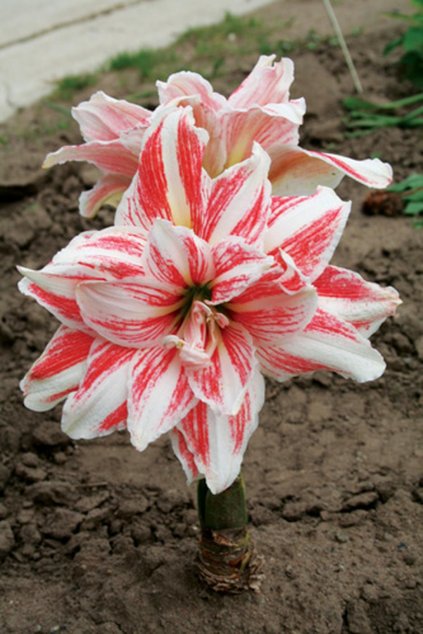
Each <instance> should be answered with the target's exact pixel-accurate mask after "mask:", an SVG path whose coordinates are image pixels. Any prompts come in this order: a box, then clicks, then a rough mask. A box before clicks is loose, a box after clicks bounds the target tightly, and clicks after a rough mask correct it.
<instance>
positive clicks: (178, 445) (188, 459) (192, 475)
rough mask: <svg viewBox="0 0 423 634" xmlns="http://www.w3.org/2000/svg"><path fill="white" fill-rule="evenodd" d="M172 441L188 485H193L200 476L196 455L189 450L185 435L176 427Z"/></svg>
mask: <svg viewBox="0 0 423 634" xmlns="http://www.w3.org/2000/svg"><path fill="white" fill-rule="evenodd" d="M170 440H171V442H172V449H173V451H174V453H175V456H176V457H177V458H178V460H179V462H180V463H181V465H182V468H183V470H184V473H185V475H186V478H187V481H188V484H191V483H192V482H193V481H194V480H195V479H196V478H198V476H199V471H198V469H197V465H196V464H195V459H194V454H193V453H192V452H191V451H190V450H189V449H188V445H187V443H186V440H185V437H184V435H183V434H182V433H181V432H180V431H179V430H178V429H177V428H176V427H175V428H173V429H172V430H171V432H170Z"/></svg>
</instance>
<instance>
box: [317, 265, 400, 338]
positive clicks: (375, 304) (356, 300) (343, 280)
mask: <svg viewBox="0 0 423 634" xmlns="http://www.w3.org/2000/svg"><path fill="white" fill-rule="evenodd" d="M314 286H315V288H316V289H317V292H318V293H319V307H320V308H321V309H323V310H324V311H326V312H328V313H331V314H332V315H334V316H335V317H337V318H338V319H342V320H344V321H347V322H349V323H350V324H352V325H353V326H354V327H355V328H357V330H359V331H360V333H361V334H362V335H364V336H370V335H371V334H373V333H374V332H375V331H376V330H377V329H378V328H379V326H380V325H381V323H383V322H384V321H385V319H386V318H387V317H389V316H391V315H393V314H394V312H395V309H396V307H397V306H398V304H400V303H401V300H400V299H399V295H398V292H397V291H396V290H395V289H394V288H392V287H391V286H388V287H383V286H379V285H378V284H373V283H372V282H367V281H366V280H364V279H363V278H362V277H361V275H359V274H358V273H355V272H353V271H349V270H347V269H341V268H339V267H337V266H328V267H326V269H325V270H324V271H323V273H322V274H321V275H320V277H319V278H318V279H317V280H315V282H314Z"/></svg>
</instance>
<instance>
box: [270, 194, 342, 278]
mask: <svg viewBox="0 0 423 634" xmlns="http://www.w3.org/2000/svg"><path fill="white" fill-rule="evenodd" d="M350 209H351V203H349V202H344V201H342V200H341V199H340V198H338V196H337V195H336V194H335V192H333V191H332V190H331V189H329V188H327V187H319V188H318V189H317V190H316V192H315V193H314V194H313V195H311V196H301V197H286V198H285V197H284V198H277V197H276V196H274V197H273V198H272V211H271V215H270V219H269V223H268V230H267V232H266V235H265V238H264V246H265V250H266V252H267V253H270V254H274V253H275V252H277V251H278V250H279V249H282V250H283V251H284V252H286V253H287V254H288V255H290V256H291V257H292V259H293V260H294V262H295V265H296V266H297V267H298V269H299V270H300V271H301V273H302V274H303V275H306V276H307V277H309V278H310V280H314V279H315V278H316V277H318V276H319V275H320V273H321V272H322V271H323V269H324V268H325V267H326V265H327V263H328V262H329V260H330V259H331V257H332V255H333V252H334V251H335V248H336V246H337V244H338V242H339V240H340V238H341V236H342V232H343V230H344V227H345V223H346V222H347V219H348V215H349V212H350Z"/></svg>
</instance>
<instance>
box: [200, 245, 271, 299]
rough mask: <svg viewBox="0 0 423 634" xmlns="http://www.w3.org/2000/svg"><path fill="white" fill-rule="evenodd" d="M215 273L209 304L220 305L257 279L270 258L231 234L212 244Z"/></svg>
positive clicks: (268, 265)
mask: <svg viewBox="0 0 423 634" xmlns="http://www.w3.org/2000/svg"><path fill="white" fill-rule="evenodd" d="M213 257H214V262H215V267H216V273H215V276H214V279H213V282H212V283H211V284H210V288H211V289H212V297H211V302H209V303H210V304H215V305H217V304H221V303H223V302H228V301H230V300H231V299H232V298H233V297H236V296H237V295H240V294H241V293H242V292H243V291H245V289H246V288H248V286H250V285H251V284H252V283H253V282H255V281H257V280H258V279H259V278H260V277H261V276H262V275H263V273H265V271H267V270H268V269H269V268H270V267H271V266H272V264H273V258H269V257H266V256H265V255H264V254H263V253H262V252H261V251H258V250H257V249H254V248H253V247H251V246H250V245H248V244H246V243H245V242H244V240H242V239H241V238H236V237H231V238H227V239H226V240H222V242H219V243H218V244H216V245H215V246H214V247H213Z"/></svg>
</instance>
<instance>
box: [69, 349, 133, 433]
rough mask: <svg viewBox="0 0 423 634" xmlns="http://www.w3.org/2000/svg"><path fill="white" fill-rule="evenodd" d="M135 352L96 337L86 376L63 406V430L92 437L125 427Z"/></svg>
mask: <svg viewBox="0 0 423 634" xmlns="http://www.w3.org/2000/svg"><path fill="white" fill-rule="evenodd" d="M133 355H134V350H131V349H129V348H121V347H120V346H115V345H113V344H110V343H109V342H107V341H104V340H102V339H98V340H96V342H95V343H94V344H93V346H92V348H91V351H90V355H89V358H88V369H87V372H86V374H85V376H84V379H83V381H82V382H81V384H80V386H79V389H78V390H77V391H76V392H73V393H72V394H71V395H70V396H68V398H67V400H66V402H65V405H64V407H63V415H62V429H63V431H64V432H65V433H66V434H68V436H70V437H71V438H75V439H79V438H86V439H89V438H95V437H96V436H104V435H106V434H110V433H112V432H113V431H115V430H118V429H123V428H125V427H126V419H127V405H126V400H127V396H128V378H129V367H130V364H131V361H132V358H133Z"/></svg>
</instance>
